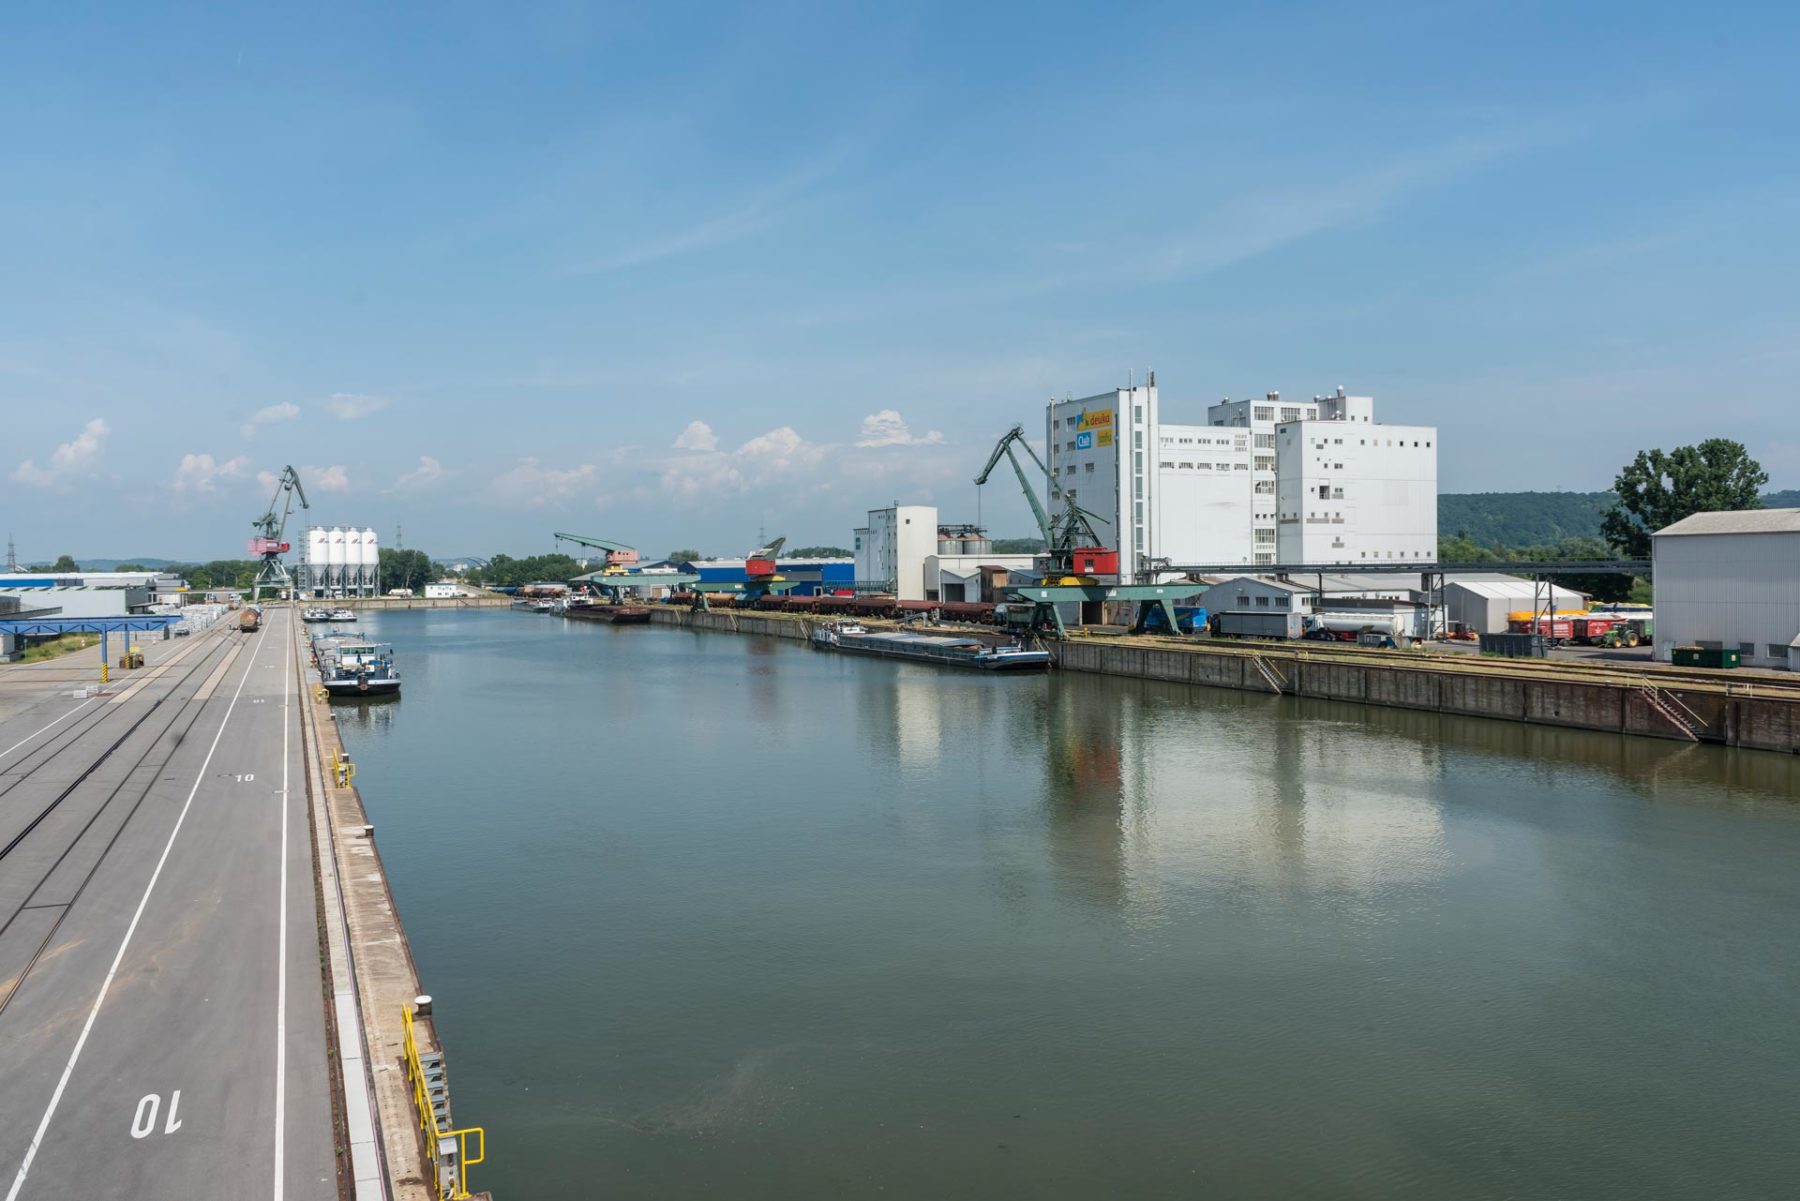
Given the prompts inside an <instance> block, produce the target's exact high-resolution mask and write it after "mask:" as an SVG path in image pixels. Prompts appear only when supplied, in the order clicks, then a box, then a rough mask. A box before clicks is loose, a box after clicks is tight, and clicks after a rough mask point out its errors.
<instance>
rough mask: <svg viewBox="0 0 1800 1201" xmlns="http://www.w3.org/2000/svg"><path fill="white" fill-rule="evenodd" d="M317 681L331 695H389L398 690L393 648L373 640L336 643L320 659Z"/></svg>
mask: <svg viewBox="0 0 1800 1201" xmlns="http://www.w3.org/2000/svg"><path fill="white" fill-rule="evenodd" d="M319 675H320V683H321V684H322V685H323V686H324V688H325V691H326V692H327V693H329V694H330V695H332V696H334V697H340V698H341V697H349V698H352V699H356V698H361V697H370V696H392V695H395V694H397V693H398V692H399V691H400V669H399V668H397V667H395V666H394V650H393V648H392V647H390V646H383V645H381V644H379V643H375V642H347V641H346V642H338V643H335V644H333V645H332V646H331V647H330V648H329V650H328V651H327V653H326V654H325V655H324V656H323V657H321V658H320V660H319Z"/></svg>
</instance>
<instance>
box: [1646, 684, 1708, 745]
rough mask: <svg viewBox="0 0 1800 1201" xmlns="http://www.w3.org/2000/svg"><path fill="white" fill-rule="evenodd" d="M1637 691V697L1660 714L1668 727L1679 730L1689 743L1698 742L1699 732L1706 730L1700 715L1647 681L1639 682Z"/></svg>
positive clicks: (1675, 697)
mask: <svg viewBox="0 0 1800 1201" xmlns="http://www.w3.org/2000/svg"><path fill="white" fill-rule="evenodd" d="M1637 690H1638V695H1639V696H1641V697H1643V698H1644V700H1645V701H1646V702H1647V703H1648V704H1649V706H1650V707H1651V708H1652V709H1654V710H1656V711H1657V712H1658V713H1660V714H1662V715H1663V717H1664V718H1666V719H1667V720H1668V722H1669V724H1670V725H1672V726H1674V727H1675V728H1676V729H1677V730H1680V731H1681V733H1682V736H1683V737H1684V738H1686V739H1687V740H1688V741H1689V742H1699V741H1700V731H1701V730H1703V729H1705V728H1706V723H1705V722H1704V721H1701V720H1700V715H1699V714H1698V713H1695V712H1694V711H1693V710H1692V709H1690V708H1688V706H1687V705H1686V704H1684V703H1683V702H1682V700H1681V698H1680V697H1678V696H1676V695H1675V694H1674V693H1672V692H1665V691H1664V690H1663V689H1661V688H1658V687H1657V686H1656V685H1655V684H1653V683H1651V682H1650V681H1649V680H1639V681H1638V684H1637Z"/></svg>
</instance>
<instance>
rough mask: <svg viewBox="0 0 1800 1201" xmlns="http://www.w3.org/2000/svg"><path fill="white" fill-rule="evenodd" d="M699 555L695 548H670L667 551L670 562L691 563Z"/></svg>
mask: <svg viewBox="0 0 1800 1201" xmlns="http://www.w3.org/2000/svg"><path fill="white" fill-rule="evenodd" d="M700 557H701V555H700V552H699V551H697V550H672V551H670V552H669V561H670V562H671V563H691V562H693V561H694V560H695V559H698V558H700Z"/></svg>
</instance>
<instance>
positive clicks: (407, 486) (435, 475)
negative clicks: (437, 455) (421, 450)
mask: <svg viewBox="0 0 1800 1201" xmlns="http://www.w3.org/2000/svg"><path fill="white" fill-rule="evenodd" d="M443 478H444V465H443V464H442V463H440V462H438V461H437V460H436V459H434V458H432V457H431V456H430V455H420V456H419V465H418V466H417V467H415V468H413V469H412V470H411V471H409V472H407V473H406V474H405V475H403V476H401V477H400V478H399V479H397V480H395V481H394V490H395V491H396V492H416V491H418V490H420V489H423V488H429V487H431V486H432V485H433V484H435V483H437V482H438V481H439V480H441V479H443Z"/></svg>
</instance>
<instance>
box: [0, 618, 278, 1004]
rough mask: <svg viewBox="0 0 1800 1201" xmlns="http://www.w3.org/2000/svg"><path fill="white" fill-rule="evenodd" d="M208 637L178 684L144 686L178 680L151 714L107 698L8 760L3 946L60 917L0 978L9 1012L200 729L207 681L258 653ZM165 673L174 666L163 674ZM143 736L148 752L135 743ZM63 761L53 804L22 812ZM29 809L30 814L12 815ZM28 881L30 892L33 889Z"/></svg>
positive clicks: (0, 821)
mask: <svg viewBox="0 0 1800 1201" xmlns="http://www.w3.org/2000/svg"><path fill="white" fill-rule="evenodd" d="M202 638H204V639H205V640H206V641H205V642H203V643H200V644H199V645H197V646H196V651H195V653H193V654H190V655H189V656H188V658H187V660H186V661H184V662H182V663H181V665H180V666H181V670H180V671H178V672H174V673H170V674H172V675H173V677H174V678H173V680H172V681H170V680H169V675H164V676H162V677H161V678H159V679H157V680H155V681H144V683H145V684H146V685H147V686H148V685H152V684H158V685H159V684H162V683H163V682H164V681H169V682H168V685H167V688H166V690H164V691H162V694H161V695H159V696H156V697H154V698H150V699H148V700H147V702H146V703H145V704H144V705H143V709H142V712H140V713H135V714H132V713H130V712H129V710H127V709H126V708H125V707H124V706H113V705H110V704H108V703H106V700H105V699H104V698H101V699H100V703H98V704H96V705H95V706H94V709H93V711H92V712H91V713H89V714H85V715H84V716H83V717H82V718H81V719H80V720H78V721H75V722H73V723H71V725H70V726H69V727H67V728H65V729H59V730H58V731H57V732H56V733H55V734H54V735H52V736H51V737H49V738H47V739H46V740H45V741H44V742H43V743H42V744H39V745H36V746H32V747H30V748H28V749H26V748H21V753H20V754H19V755H18V757H17V758H13V757H11V756H8V757H7V758H5V759H0V774H3V775H4V776H5V777H6V778H5V780H4V782H3V783H0V838H3V839H4V840H5V841H4V842H0V881H3V882H4V885H5V888H4V895H5V896H6V897H7V898H9V900H8V902H6V903H4V908H3V909H0V939H3V938H5V936H6V935H7V933H8V932H9V931H11V930H12V929H13V928H14V926H15V924H17V923H18V922H19V919H20V917H21V915H23V914H25V913H27V912H31V911H45V910H54V911H56V916H55V918H54V920H53V921H51V923H50V924H49V926H48V927H47V928H46V929H45V930H44V932H43V933H42V935H41V937H39V938H38V939H37V940H36V946H35V947H32V948H31V949H30V953H29V955H28V956H27V958H26V960H25V962H24V964H23V965H22V966H21V967H20V968H19V970H18V971H17V972H16V973H14V974H13V975H12V977H11V979H10V980H6V981H0V988H3V989H4V992H0V1014H4V1013H5V1011H6V1009H7V1007H8V1006H9V1005H10V1004H11V1003H12V999H13V997H14V996H15V995H16V994H17V992H18V989H19V987H20V986H21V985H22V984H23V982H24V981H25V979H26V977H28V976H29V975H30V973H31V971H32V969H33V968H34V967H35V966H36V964H37V962H38V959H39V957H40V956H41V955H42V954H43V952H44V949H45V948H46V947H48V946H49V945H50V944H51V942H52V941H53V940H54V939H55V937H56V935H57V932H58V931H59V930H60V929H61V927H62V923H63V919H64V918H65V917H66V916H67V914H68V913H69V911H70V910H71V909H72V908H73V906H74V905H75V904H76V902H77V901H79V900H80V898H81V896H82V894H83V893H84V892H85V891H86V889H87V886H88V883H89V882H90V881H91V880H92V879H93V878H94V876H95V874H96V873H97V872H98V871H99V870H100V868H101V867H102V866H103V865H104V864H105V863H106V862H107V859H108V857H109V856H110V855H111V853H112V851H113V848H114V846H115V845H116V844H117V842H118V840H119V838H120V836H121V835H122V834H123V833H124V831H125V830H126V829H127V827H128V826H129V825H130V823H131V820H132V818H133V817H134V816H135V815H136V814H137V812H138V810H139V809H140V808H141V807H142V805H143V803H144V801H145V800H146V799H147V798H148V797H149V795H150V792H151V790H152V788H153V787H154V785H155V784H156V782H157V779H158V777H159V776H160V775H161V773H162V772H163V770H164V769H165V768H166V767H167V766H168V764H169V762H170V761H171V760H172V759H173V758H174V756H175V754H176V753H177V752H178V751H179V750H180V748H181V747H182V745H183V743H184V742H185V741H186V739H187V736H188V734H189V733H190V732H191V731H192V730H193V728H194V726H195V725H196V724H197V723H198V722H199V720H200V718H201V716H202V715H203V713H204V712H205V710H206V701H207V700H208V699H209V697H210V693H211V689H210V688H208V687H207V686H206V682H207V681H209V680H210V679H211V677H212V676H213V674H214V673H219V674H221V675H223V674H224V670H225V669H226V668H228V667H229V666H230V665H232V664H233V663H235V661H236V658H237V657H238V655H240V654H241V653H243V652H245V651H246V650H251V651H252V652H253V646H254V644H253V645H252V647H246V646H245V645H244V644H243V643H242V642H237V641H235V640H233V639H232V638H230V637H229V636H228V631H227V628H226V627H224V626H223V625H221V626H220V627H219V632H218V633H217V634H212V633H209V634H207V635H203V636H202ZM166 669H167V665H165V668H164V669H163V670H165V671H166ZM246 670H248V669H247V668H246ZM120 716H124V717H125V718H127V720H124V721H123V722H122V724H120V725H119V726H118V728H117V729H112V728H107V729H102V727H103V726H107V725H108V723H109V719H113V718H116V717H120ZM134 739H135V740H137V741H138V742H140V743H141V744H142V745H141V747H140V746H134V745H132V744H133V741H134ZM96 743H97V744H98V745H96ZM120 756H125V758H119V757H120ZM63 757H67V758H68V759H70V760H71V761H72V763H71V766H72V767H75V766H76V765H78V767H76V770H75V771H74V775H73V777H72V778H71V779H70V780H69V782H68V783H67V784H65V785H63V786H62V787H60V788H58V789H57V790H56V791H55V793H54V794H53V795H51V796H50V797H49V798H48V799H47V800H40V801H35V802H32V803H30V804H24V805H21V804H20V802H22V801H23V799H24V798H23V797H22V796H19V795H16V794H18V793H19V791H20V790H21V789H22V787H23V786H24V785H25V783H26V782H27V781H28V780H30V779H31V778H32V777H34V776H36V775H38V774H39V773H41V772H43V771H44V770H45V769H46V768H51V767H53V765H55V764H56V763H57V761H58V760H59V759H61V758H63ZM121 764H122V765H123V767H124V770H123V771H122V772H120V773H119V775H118V778H117V781H116V783H113V784H112V785H111V786H110V787H107V786H106V784H105V783H104V781H96V780H95V777H96V775H98V774H99V773H100V772H101V769H102V768H103V767H107V766H108V765H112V766H119V765H121ZM109 774H110V773H109ZM9 798H10V801H9ZM20 808H22V809H23V812H9V810H16V809H20ZM57 835H60V836H61V837H62V838H63V840H64V845H63V846H62V848H61V850H60V851H58V852H57V853H55V854H54V855H53V856H52V857H50V859H49V860H48V862H47V863H43V864H41V865H33V866H30V867H28V866H27V861H26V860H27V857H25V856H24V855H22V854H21V852H23V851H24V850H26V849H28V848H30V847H32V846H33V845H34V837H35V838H36V839H37V840H39V841H40V842H41V841H42V840H43V839H48V838H52V837H54V836H57ZM96 839H98V840H99V841H98V844H97V845H96V842H95V841H94V840H96ZM78 853H79V856H78ZM35 866H41V870H34V867H35ZM65 866H68V867H70V868H72V869H73V870H74V872H75V875H74V876H73V878H70V876H69V874H68V872H65V871H64V869H65ZM20 872H25V873H27V875H26V878H25V880H23V881H22V880H20V879H18V878H17V876H18V874H19V873H20ZM59 873H63V879H62V882H61V886H60V887H59V888H56V889H51V888H49V887H48V886H49V885H50V884H51V882H52V881H53V880H56V879H57V877H58V874H59ZM27 883H28V884H29V887H25V885H26V884H27ZM15 898H16V900H15ZM27 945H28V946H29V944H27Z"/></svg>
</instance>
